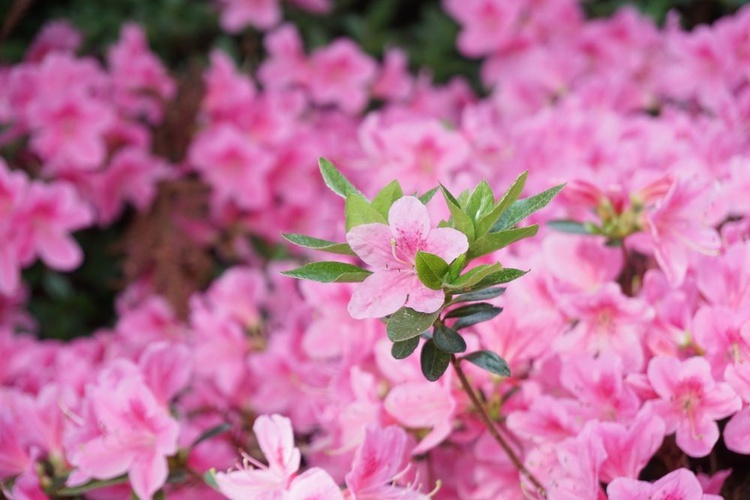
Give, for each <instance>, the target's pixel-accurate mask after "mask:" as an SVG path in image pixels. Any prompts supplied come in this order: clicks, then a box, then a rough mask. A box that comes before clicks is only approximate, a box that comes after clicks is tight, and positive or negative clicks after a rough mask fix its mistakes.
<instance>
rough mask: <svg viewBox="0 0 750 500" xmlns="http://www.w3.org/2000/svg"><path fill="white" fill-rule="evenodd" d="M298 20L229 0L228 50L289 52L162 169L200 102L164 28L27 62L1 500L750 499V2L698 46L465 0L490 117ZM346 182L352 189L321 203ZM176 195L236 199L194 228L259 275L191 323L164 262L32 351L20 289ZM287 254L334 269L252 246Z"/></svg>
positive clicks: (463, 90) (3, 137)
mask: <svg viewBox="0 0 750 500" xmlns="http://www.w3.org/2000/svg"><path fill="white" fill-rule="evenodd" d="M290 3H294V4H296V5H298V6H301V7H303V8H306V9H313V10H317V11H321V10H324V9H326V8H328V7H329V5H328V2H324V1H311V0H305V1H302V0H297V1H294V2H290ZM279 4H280V2H279V1H240V0H232V1H230V0H226V1H224V2H220V6H221V9H222V25H223V27H224V29H226V30H228V31H233V32H234V31H237V30H240V29H243V28H244V27H245V26H247V25H252V26H254V27H257V28H260V29H262V30H268V31H267V33H266V34H265V35H264V39H263V40H264V47H265V52H266V54H267V56H266V58H265V59H264V61H263V62H262V63H261V64H260V66H259V67H258V69H257V71H256V72H255V73H254V74H253V75H249V74H246V73H245V72H243V71H241V70H240V69H239V68H238V66H237V65H236V64H235V62H234V61H233V60H232V59H231V58H230V57H229V56H228V55H226V54H225V53H223V52H221V51H216V52H213V53H212V54H211V56H210V63H209V65H208V67H207V68H206V70H205V72H204V74H203V81H204V84H205V85H204V86H205V89H204V94H203V96H202V99H201V100H200V104H199V110H198V112H197V115H196V116H195V119H194V120H193V118H192V116H191V118H190V123H186V124H184V125H185V127H188V128H189V129H190V130H191V135H189V144H187V145H186V148H185V154H184V157H182V156H179V155H177V156H172V155H168V154H167V153H165V151H164V150H160V146H159V141H158V140H157V136H158V134H157V133H156V132H155V129H156V128H157V127H159V126H160V125H161V124H162V123H163V122H164V117H165V114H168V113H169V109H170V108H169V104H170V102H171V100H173V99H174V98H175V96H176V95H177V94H176V93H177V91H176V89H177V85H176V83H175V81H174V80H173V78H172V77H171V76H170V75H169V74H168V72H167V70H166V69H165V68H164V66H163V65H162V63H161V62H160V61H159V59H158V58H157V57H156V56H155V55H154V54H153V53H151V52H150V50H149V49H148V46H147V43H146V39H145V35H144V33H143V32H142V31H141V29H140V28H139V27H137V26H135V25H129V26H126V27H124V28H123V30H122V33H121V35H120V38H119V40H118V41H117V42H116V44H115V45H114V46H113V47H111V48H110V50H109V51H107V53H106V56H105V58H104V61H99V60H97V59H94V58H91V57H82V56H79V55H77V52H76V51H77V50H78V48H79V45H80V42H81V36H80V35H79V34H78V33H77V32H76V31H75V30H74V29H73V28H72V27H71V26H70V25H68V24H66V23H65V22H56V23H53V24H51V25H49V26H48V27H46V28H45V29H44V30H43V31H42V32H41V33H40V35H39V37H38V39H37V41H36V42H35V43H34V44H33V46H32V47H30V49H29V50H28V53H27V56H26V58H25V60H24V61H22V62H19V63H17V64H14V65H10V66H2V67H0V88H2V89H3V91H2V92H0V126H1V127H2V128H0V155H2V160H0V235H2V236H3V237H4V240H3V245H2V247H1V248H0V358H2V363H0V491H3V493H4V494H5V495H6V496H8V497H10V498H19V499H25V498H34V499H36V498H46V497H51V496H60V495H68V496H75V495H86V496H87V497H91V498H104V497H125V496H127V495H129V494H130V493H131V492H134V493H135V494H136V495H137V496H138V497H139V498H142V499H146V498H151V497H158V496H159V495H161V494H162V493H165V494H166V495H167V496H169V497H170V498H171V497H174V498H196V497H200V498H214V497H215V498H219V497H220V496H221V495H222V494H223V495H225V496H228V497H231V498H290V499H295V500H297V499H300V500H303V499H313V498H424V497H426V496H429V495H431V496H433V497H435V498H465V499H476V500H480V499H487V498H525V497H531V498H534V497H539V496H542V495H545V496H546V497H547V498H550V499H567V498H576V499H589V498H590V499H597V498H601V497H603V496H604V495H605V494H606V495H609V497H611V498H613V499H630V498H632V499H635V498H645V497H647V496H649V495H651V496H654V497H659V496H664V497H670V496H671V497H676V498H696V499H700V498H706V499H709V498H716V496H718V495H719V494H720V492H723V493H725V494H726V493H727V492H728V491H742V489H741V488H742V487H743V481H744V480H745V476H746V474H745V472H746V470H745V469H743V468H742V467H744V465H742V464H743V462H742V461H740V460H739V459H738V457H739V456H740V455H747V454H750V433H749V432H748V429H750V371H749V370H750V362H749V361H750V322H749V321H750V314H749V313H748V310H749V309H748V305H750V293H749V292H748V290H750V286H749V284H750V274H749V273H750V271H749V269H750V266H749V265H748V264H750V243H748V240H749V239H750V224H749V221H750V204H749V203H748V201H747V194H746V193H747V189H748V186H750V146H749V145H750V141H748V130H750V128H749V127H748V124H749V123H750V105H749V104H750V81H749V80H748V72H747V68H748V67H750V60H748V58H749V57H750V50H748V43H750V42H749V40H750V39H748V36H747V33H748V32H750V31H749V30H750V9H748V8H745V9H742V10H740V11H739V12H737V14H736V15H734V16H732V17H727V18H725V19H722V20H721V21H719V22H717V23H715V24H714V25H712V26H700V27H698V28H696V29H694V30H692V31H689V32H688V31H684V30H682V29H680V28H679V27H678V23H677V22H676V20H675V19H670V20H668V22H667V24H666V27H664V28H659V27H657V26H656V25H655V24H654V23H653V22H652V21H650V20H649V19H648V18H646V17H644V16H642V15H640V14H638V13H637V12H636V11H634V10H632V9H627V8H625V9H622V10H620V11H619V12H618V13H616V14H615V15H614V16H612V17H609V18H601V19H596V20H589V19H586V17H585V15H584V12H583V10H582V8H581V6H580V5H579V3H578V2H577V1H575V0H534V1H531V0H518V1H513V2H509V1H507V0H445V1H444V2H443V7H444V9H445V10H446V11H447V12H448V13H449V14H450V15H451V16H453V17H454V18H455V20H456V21H457V22H458V24H459V26H460V32H459V36H458V40H457V48H458V50H459V51H460V52H461V53H462V54H463V55H465V56H466V57H470V58H477V59H480V64H481V68H482V81H483V83H484V85H485V88H486V94H485V96H484V97H480V96H478V95H475V93H474V92H473V91H472V90H471V87H470V86H469V85H468V83H467V82H466V81H465V80H463V79H462V78H460V77H456V78H455V79H453V80H451V81H450V82H448V83H447V84H444V85H435V84H433V83H432V82H431V81H430V79H429V77H428V75H427V74H426V73H421V74H419V75H417V76H413V75H411V74H410V73H409V72H408V69H407V68H408V61H407V58H406V54H405V53H404V52H401V51H400V50H399V49H395V48H394V49H390V50H389V51H387V53H386V55H385V57H384V58H383V60H382V61H376V60H375V59H374V58H372V57H371V56H369V55H367V54H366V53H365V52H364V51H363V49H361V48H360V47H358V46H357V45H356V44H355V43H354V42H353V41H351V40H348V39H338V40H334V41H332V42H331V43H329V44H328V45H323V46H319V47H317V48H315V49H313V50H309V51H308V50H306V48H305V47H304V44H303V42H302V39H301V37H300V35H299V33H298V31H297V29H296V28H295V27H294V26H292V25H289V24H282V20H281V13H280V12H281V11H280V10H279ZM167 156H169V160H167ZM319 157H325V158H331V159H332V160H333V163H335V164H336V166H337V167H338V168H339V169H341V172H338V171H336V169H333V167H332V164H330V163H328V162H322V167H323V174H324V176H323V177H324V179H323V180H321V178H320V176H319V175H318V166H317V165H316V162H317V159H318V158H319ZM329 167H330V168H329ZM526 171H528V175H527V174H524V172H526ZM344 175H345V176H346V177H344ZM347 178H348V179H351V180H352V182H351V183H350V182H349V181H347V180H346V179H347ZM174 179H183V180H184V179H190V180H194V181H196V182H199V183H200V184H201V185H203V186H205V188H206V189H207V191H208V192H209V193H210V201H209V210H206V212H205V213H201V214H198V215H196V214H182V215H184V217H182V218H179V220H178V218H176V219H175V220H174V221H171V220H170V221H169V224H172V223H175V224H177V223H179V224H180V225H181V227H183V228H184V229H185V230H186V232H187V233H189V235H190V237H192V238H194V242H195V245H196V246H204V247H208V248H209V249H210V250H212V251H215V252H214V253H215V254H216V255H221V256H225V255H227V254H231V257H232V259H231V260H230V262H229V263H230V264H232V265H230V266H226V264H227V261H221V262H219V264H221V265H224V267H225V269H224V270H223V272H222V273H221V275H220V276H219V277H218V278H216V279H215V280H214V281H213V282H211V283H210V284H209V285H208V286H207V288H206V289H205V290H203V291H200V292H196V293H195V294H193V295H192V296H191V298H190V301H189V303H187V304H185V307H184V311H178V310H177V309H176V308H175V307H174V306H173V305H172V304H170V303H169V302H168V301H167V300H166V299H165V298H164V297H162V296H159V295H158V294H157V293H155V285H154V282H153V280H152V279H151V278H152V277H151V276H150V274H149V271H148V270H144V272H143V273H142V275H140V276H137V277H135V278H134V279H133V281H132V282H131V283H130V284H129V285H128V286H127V287H126V288H125V289H124V290H122V292H121V293H120V295H119V297H118V301H117V304H116V311H117V318H116V321H115V322H114V323H113V324H112V325H102V327H101V328H100V329H99V330H97V331H94V332H81V333H82V334H88V336H85V337H80V338H78V339H76V340H74V341H71V342H67V343H62V342H58V341H45V340H39V339H37V338H36V337H35V336H34V335H33V331H34V328H35V327H34V324H33V321H30V316H29V314H28V311H27V306H28V304H27V295H28V289H27V286H26V284H25V283H24V282H23V280H22V279H21V272H22V270H23V269H25V268H27V267H28V266H30V265H31V264H32V263H33V262H34V261H36V260H40V261H41V262H42V263H43V264H44V265H46V266H49V267H50V268H53V269H58V270H61V271H67V270H70V269H72V268H75V267H77V266H78V265H80V264H81V262H82V261H83V259H85V258H86V256H85V255H84V252H82V250H81V247H80V246H79V245H78V243H76V241H75V231H78V230H79V229H82V228H86V227H91V226H93V225H95V224H98V225H99V226H110V227H113V226H112V224H114V223H115V222H122V221H123V220H124V219H123V214H124V212H125V207H126V205H128V204H129V205H131V206H132V207H133V209H135V210H136V211H139V212H142V213H146V212H148V211H149V210H150V208H151V205H152V202H153V201H154V199H155V198H156V196H157V193H158V191H159V189H160V188H161V186H163V185H164V183H165V182H166V181H170V180H174ZM393 179H397V180H398V183H394V182H391V181H392V180H393ZM482 181H483V182H482ZM438 183H442V186H444V187H442V188H441V189H439V194H436V191H431V190H432V188H434V187H435V186H437V185H438ZM562 183H567V185H566V187H565V189H563V190H562V191H560V194H559V195H558V196H557V197H556V198H555V199H554V200H552V196H553V195H554V194H555V193H556V192H557V188H555V187H554V186H557V185H559V184H562ZM355 185H356V186H358V188H354V186H355ZM326 186H328V187H330V188H331V189H332V190H333V191H334V192H336V193H338V194H339V195H342V196H343V198H345V201H344V202H342V200H341V198H338V197H336V196H334V195H332V194H331V193H330V192H329V191H328V190H327V189H326ZM493 191H494V192H496V193H507V194H506V195H505V196H500V197H495V195H494V194H493ZM452 193H460V194H457V195H455V196H454V195H453V194H452ZM534 193H540V194H534ZM545 193H546V194H545ZM433 194H434V195H435V196H436V198H435V199H433V200H432V201H429V198H430V197H431V195H433ZM441 195H442V198H443V201H445V202H446V203H444V204H442V203H439V201H440V200H439V198H440V197H441ZM541 195H544V196H541ZM540 196H541V197H540ZM547 204H549V205H548V206H547V207H546V208H545V209H544V210H540V208H542V207H543V206H545V205H547ZM342 213H345V214H346V216H345V217H343V218H342V217H341V214H342ZM526 216H529V223H528V224H527V223H524V225H523V226H519V222H520V221H521V219H523V218H524V217H526ZM440 221H442V222H440ZM529 228H533V229H529ZM537 229H538V234H537V236H536V237H535V238H529V239H525V238H526V237H527V236H531V235H532V234H534V233H536V231H537ZM282 232H283V233H286V237H287V238H288V239H289V240H290V241H292V242H293V243H296V244H297V245H301V246H303V247H305V249H304V250H298V249H296V250H295V249H292V248H286V247H284V248H286V250H285V252H284V253H283V258H282V259H277V260H271V261H266V260H264V256H263V255H261V254H260V252H259V251H257V250H256V249H255V248H253V247H252V245H250V244H249V243H248V240H249V237H250V236H253V237H260V238H265V239H266V240H267V241H268V242H270V243H272V244H280V243H281V241H282V238H281V233H282ZM300 233H305V234H310V235H312V236H310V237H307V236H301V234H300ZM519 240H522V241H519ZM511 242H512V243H514V244H513V245H512V246H509V247H508V248H505V247H506V246H507V244H508V243H511ZM227 249H229V250H227ZM84 250H85V248H84ZM222 252H223V253H222ZM323 253H334V254H337V257H340V258H338V260H337V262H335V263H333V264H335V265H332V264H331V263H330V262H328V263H326V262H320V261H321V260H322V258H321V255H323ZM303 261H312V262H311V263H307V264H304V262H303ZM498 261H500V262H501V263H502V265H500V264H497V262H498ZM300 265H302V267H299V266H300ZM519 270H520V271H519ZM527 270H530V272H528V273H526V274H524V271H527ZM282 272H284V273H286V274H288V275H293V276H297V277H303V278H304V277H315V278H316V279H318V280H319V281H327V283H315V282H310V281H304V282H299V281H295V280H292V279H289V278H288V277H287V276H284V275H282V274H281V273H282ZM515 278H520V279H518V280H515V281H513V282H512V283H509V284H508V285H507V286H503V288H500V287H498V286H496V285H500V284H503V283H505V282H506V281H510V279H515ZM483 280H484V281H483ZM502 280H505V281H502ZM485 285H486V286H485ZM471 294H473V295H471ZM467 295H468V296H469V298H470V299H471V300H467V301H463V300H464V299H465V298H466V296H467ZM462 296H463V298H462ZM501 310H502V312H501ZM454 311H458V312H454ZM383 317H389V319H388V322H387V324H386V322H383V321H380V319H379V318H383ZM479 318H481V319H482V320H481V321H475V320H477V319H479ZM423 320H424V322H423ZM428 330H429V333H427V334H425V332H428ZM456 332H458V333H460V335H458V334H456V335H454V333H456ZM394 341H395V343H394ZM418 348H421V352H422V355H421V356H414V355H411V356H410V354H411V353H412V352H414V351H415V350H416V349H418ZM425 352H427V354H425ZM465 352H467V353H470V354H463V353H465ZM490 352H492V353H495V355H494V356H492V355H489V354H482V355H474V353H490ZM441 353H444V354H441ZM470 356H473V357H471V358H470V359H469V357H470ZM462 357H463V358H464V359H467V360H468V361H471V362H468V363H459V361H460V360H461V358H462ZM394 358H404V359H394ZM425 358H427V361H432V363H425ZM456 358H458V359H456ZM453 360H455V362H454V361H453ZM425 366H428V367H430V366H432V367H433V369H432V370H430V369H428V370H426V369H425ZM746 372H748V373H746ZM426 375H427V380H426V379H425V376H426ZM467 386H470V387H473V392H471V391H469V392H467V390H466V387H467ZM488 422H489V425H488ZM498 436H499V437H498ZM500 442H503V443H506V445H507V446H508V448H509V450H510V453H508V450H504V449H503V448H502V446H501V445H500ZM238 449H242V450H244V458H242V457H239V456H238V454H237V450H238ZM704 457H709V458H708V459H706V460H702V459H703V458H704ZM239 461H241V462H242V463H238V462H239ZM206 473H208V474H206ZM537 483H538V484H537ZM722 488H723V490H722Z"/></svg>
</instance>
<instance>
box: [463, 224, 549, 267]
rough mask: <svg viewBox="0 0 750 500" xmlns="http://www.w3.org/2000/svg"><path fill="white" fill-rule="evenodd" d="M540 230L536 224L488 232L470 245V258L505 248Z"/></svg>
mask: <svg viewBox="0 0 750 500" xmlns="http://www.w3.org/2000/svg"><path fill="white" fill-rule="evenodd" d="M538 230H539V225H538V224H534V225H532V226H526V227H515V228H513V229H506V230H504V231H499V232H497V233H487V234H485V235H484V236H482V237H481V238H479V239H478V240H476V241H475V242H473V243H472V244H471V245H470V246H469V258H470V259H476V258H477V257H481V256H482V255H487V254H490V253H492V252H495V251H497V250H500V249H501V248H505V247H507V246H508V245H510V244H511V243H515V242H516V241H519V240H522V239H524V238H529V237H531V236H535V235H536V233H537V231H538Z"/></svg>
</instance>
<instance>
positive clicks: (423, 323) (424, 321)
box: [386, 307, 440, 342]
mask: <svg viewBox="0 0 750 500" xmlns="http://www.w3.org/2000/svg"><path fill="white" fill-rule="evenodd" d="M439 314H440V311H435V312H434V313H430V314H426V313H421V312H418V311H415V310H414V309H410V308H408V307H402V308H401V309H399V310H398V311H396V312H395V313H393V314H391V317H390V318H389V319H388V324H387V326H386V332H387V333H388V338H389V339H391V342H403V341H404V340H409V339H411V338H414V337H418V336H419V335H420V334H422V333H423V332H426V331H427V330H429V329H430V327H432V324H433V323H434V322H435V320H436V319H437V318H438V315H439Z"/></svg>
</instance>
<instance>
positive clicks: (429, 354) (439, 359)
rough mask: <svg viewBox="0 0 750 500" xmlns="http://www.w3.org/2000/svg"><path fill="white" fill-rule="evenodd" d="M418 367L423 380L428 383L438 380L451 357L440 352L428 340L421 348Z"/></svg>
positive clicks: (431, 341)
mask: <svg viewBox="0 0 750 500" xmlns="http://www.w3.org/2000/svg"><path fill="white" fill-rule="evenodd" d="M419 361H420V365H421V366H422V374H423V375H424V378H426V379H427V380H429V381H430V382H435V381H436V380H438V379H439V378H440V377H441V376H442V375H443V373H445V370H446V369H447V368H448V365H449V364H450V362H451V355H450V354H448V353H447V352H444V351H441V350H440V349H438V347H437V346H436V345H435V342H434V341H433V340H432V339H430V340H428V341H427V342H425V343H424V345H423V346H422V355H421V356H420V360H419Z"/></svg>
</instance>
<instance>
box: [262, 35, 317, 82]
mask: <svg viewBox="0 0 750 500" xmlns="http://www.w3.org/2000/svg"><path fill="white" fill-rule="evenodd" d="M263 45H264V46H265V49H266V52H268V57H267V58H266V60H265V61H263V64H262V65H261V66H260V68H259V70H258V75H259V79H260V81H261V82H262V83H263V85H264V86H265V87H266V88H283V87H288V86H291V85H302V84H303V83H304V82H305V81H306V80H307V76H308V74H309V70H310V69H309V67H308V64H307V57H306V56H305V47H304V45H303V43H302V37H301V36H300V34H299V31H298V30H297V27H296V26H294V25H293V24H284V25H282V26H279V27H278V28H276V29H275V30H273V31H272V32H270V33H269V34H268V35H266V37H265V39H264V40H263Z"/></svg>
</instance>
